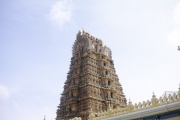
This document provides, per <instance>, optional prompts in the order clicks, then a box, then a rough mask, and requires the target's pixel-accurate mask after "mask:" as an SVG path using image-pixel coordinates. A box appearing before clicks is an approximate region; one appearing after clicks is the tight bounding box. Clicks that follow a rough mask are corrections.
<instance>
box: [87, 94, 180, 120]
mask: <svg viewBox="0 0 180 120" xmlns="http://www.w3.org/2000/svg"><path fill="white" fill-rule="evenodd" d="M175 102H180V91H179V92H178V93H174V94H173V95H171V94H169V95H168V96H164V97H160V98H159V99H158V98H156V95H154V93H153V95H152V98H151V100H147V101H143V102H139V103H138V104H137V103H136V104H134V105H133V104H132V102H129V103H128V105H127V106H126V107H124V108H116V109H111V107H109V108H108V110H107V111H102V112H98V113H93V112H92V111H91V114H90V115H89V120H102V119H105V118H110V117H115V116H121V115H125V114H129V113H133V112H138V111H142V110H147V109H151V108H155V107H159V106H163V105H168V104H171V103H175ZM109 106H110V105H109Z"/></svg>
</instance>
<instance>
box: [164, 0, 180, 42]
mask: <svg viewBox="0 0 180 120" xmlns="http://www.w3.org/2000/svg"><path fill="white" fill-rule="evenodd" d="M173 25H174V26H173V30H172V32H170V33H169V34H168V35H167V39H168V40H169V41H172V42H173V43H175V44H178V45H180V2H179V3H177V5H176V7H175V9H174V11H173Z"/></svg>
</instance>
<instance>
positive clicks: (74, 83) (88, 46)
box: [56, 29, 126, 120]
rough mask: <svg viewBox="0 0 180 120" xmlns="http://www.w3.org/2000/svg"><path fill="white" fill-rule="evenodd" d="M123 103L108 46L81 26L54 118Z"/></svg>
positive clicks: (123, 96)
mask: <svg viewBox="0 0 180 120" xmlns="http://www.w3.org/2000/svg"><path fill="white" fill-rule="evenodd" d="M124 106H126V98H125V95H124V93H123V89H122V87H121V84H120V83H119V79H118V76H117V74H116V71H115V68H114V62H113V60H112V56H111V50H110V49H109V48H108V47H106V46H104V45H103V42H102V41H101V40H100V39H97V38H95V37H93V36H91V35H90V34H89V33H87V32H85V31H84V30H83V29H81V30H80V31H79V32H78V34H77V37H76V40H75V43H74V45H73V51H72V58H71V64H70V69H69V72H68V75H67V80H66V82H65V85H64V91H63V93H62V96H61V99H60V104H59V106H58V109H57V117H56V120H62V119H64V120H67V119H71V118H73V117H81V118H82V120H87V119H88V115H89V114H90V112H91V111H93V112H99V111H105V110H107V109H108V107H111V108H117V107H124Z"/></svg>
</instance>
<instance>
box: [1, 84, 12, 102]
mask: <svg viewBox="0 0 180 120" xmlns="http://www.w3.org/2000/svg"><path fill="white" fill-rule="evenodd" d="M9 97H10V93H9V90H8V88H7V87H6V86H4V85H0V100H3V101H4V100H7V99H8V98H9Z"/></svg>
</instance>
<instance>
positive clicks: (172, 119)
mask: <svg viewBox="0 0 180 120" xmlns="http://www.w3.org/2000/svg"><path fill="white" fill-rule="evenodd" d="M167 120H180V116H178V117H173V118H169V119H167Z"/></svg>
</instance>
